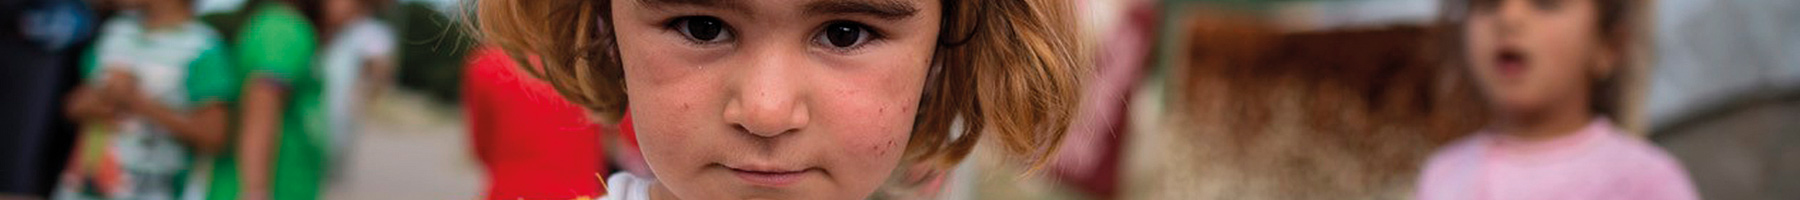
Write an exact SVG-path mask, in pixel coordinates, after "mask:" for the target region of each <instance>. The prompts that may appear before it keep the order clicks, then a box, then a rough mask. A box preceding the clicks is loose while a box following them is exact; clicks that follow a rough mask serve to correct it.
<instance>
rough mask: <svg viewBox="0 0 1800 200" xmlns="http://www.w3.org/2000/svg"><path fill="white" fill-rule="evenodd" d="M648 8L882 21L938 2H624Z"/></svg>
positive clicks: (784, 0)
mask: <svg viewBox="0 0 1800 200" xmlns="http://www.w3.org/2000/svg"><path fill="white" fill-rule="evenodd" d="M625 1H633V2H635V5H638V6H639V7H644V8H650V9H674V8H702V9H716V10H727V11H732V12H739V13H759V12H791V11H799V12H802V13H803V14H805V15H845V14H851V15H869V16H874V17H878V18H883V19H896V18H906V17H910V16H913V15H915V14H916V13H918V12H919V11H920V10H921V9H925V8H929V7H936V6H938V5H937V3H938V2H939V1H937V0H625Z"/></svg>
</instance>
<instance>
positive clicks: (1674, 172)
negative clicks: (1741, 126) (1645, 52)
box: [1418, 0, 1697, 199]
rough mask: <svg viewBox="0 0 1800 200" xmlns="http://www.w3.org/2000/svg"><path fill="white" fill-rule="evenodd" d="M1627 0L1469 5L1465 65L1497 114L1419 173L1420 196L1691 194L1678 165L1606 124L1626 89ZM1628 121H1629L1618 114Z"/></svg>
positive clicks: (1484, 0)
mask: <svg viewBox="0 0 1800 200" xmlns="http://www.w3.org/2000/svg"><path fill="white" fill-rule="evenodd" d="M1631 3H1633V2H1632V1H1629V0H1534V1H1526V0H1472V1H1471V2H1469V4H1468V5H1467V10H1466V11H1464V12H1460V13H1458V12H1449V13H1453V14H1452V15H1456V14H1461V15H1463V16H1462V19H1461V20H1462V24H1461V29H1462V30H1461V34H1462V35H1461V40H1462V42H1461V47H1462V48H1463V51H1462V60H1463V61H1466V62H1468V66H1469V67H1470V68H1469V71H1470V72H1471V74H1473V75H1474V76H1475V80H1477V81H1478V82H1479V84H1478V85H1479V86H1480V88H1481V93H1482V94H1483V95H1484V96H1485V97H1486V99H1487V103H1488V104H1489V108H1491V109H1492V110H1493V111H1494V113H1496V114H1497V115H1496V116H1495V117H1494V119H1495V121H1494V122H1492V124H1490V125H1489V126H1488V128H1487V129H1486V130H1484V131H1481V132H1478V133H1475V134H1474V135H1470V136H1467V137H1465V138H1463V139H1461V140H1459V141H1456V142H1453V143H1451V144H1450V145H1449V146H1446V147H1443V149H1441V150H1439V151H1438V152H1437V153H1436V154H1435V155H1433V156H1432V157H1431V158H1430V160H1429V161H1427V162H1428V163H1427V164H1426V166H1425V169H1424V172H1423V174H1422V175H1421V178H1420V179H1421V180H1420V181H1419V187H1418V198H1419V199H1695V198H1697V196H1696V194H1695V193H1694V189H1693V186H1692V185H1691V183H1690V182H1689V181H1688V178H1687V175H1686V172H1684V171H1683V170H1682V168H1681V165H1680V164H1679V163H1678V162H1676V160H1675V159H1674V158H1672V157H1670V156H1669V155H1668V153H1666V152H1663V151H1662V149H1660V148H1658V147H1656V145H1654V144H1651V143H1649V142H1647V141H1645V140H1643V139H1641V138H1638V137H1636V136H1633V135H1631V134H1629V133H1626V132H1625V131H1623V130H1620V129H1619V128H1618V127H1617V126H1615V125H1614V124H1613V121H1612V119H1625V118H1627V117H1628V116H1626V115H1622V114H1621V113H1623V112H1621V111H1622V110H1625V109H1623V108H1622V107H1624V106H1623V105H1625V104H1626V103H1623V102H1621V100H1624V99H1627V98H1626V96H1627V95H1624V94H1623V93H1621V92H1622V91H1624V90H1622V89H1623V87H1621V86H1623V85H1626V84H1628V83H1630V82H1629V81H1625V80H1628V78H1630V76H1628V74H1629V73H1625V72H1626V71H1628V70H1631V68H1629V66H1631V65H1629V64H1628V63H1629V61H1631V59H1629V57H1628V56H1629V55H1631V53H1630V52H1631V51H1630V50H1631V49H1632V46H1631V40H1630V38H1631V35H1629V34H1631V32H1632V29H1631V27H1632V26H1630V24H1631V19H1632V17H1631V16H1633V15H1632V12H1631V9H1632V7H1631V6H1632V5H1631ZM1626 120H1629V119H1626Z"/></svg>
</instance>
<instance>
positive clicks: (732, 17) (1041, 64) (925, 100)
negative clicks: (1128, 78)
mask: <svg viewBox="0 0 1800 200" xmlns="http://www.w3.org/2000/svg"><path fill="white" fill-rule="evenodd" d="M1066 4H1067V3H1066V2H1063V1H1059V0H942V1H940V0H772V1H734V0H610V1H532V0H481V1H479V5H478V6H479V8H478V11H477V15H478V16H477V18H478V20H479V24H480V25H479V27H478V29H479V30H480V31H481V32H482V34H485V36H486V37H487V39H488V40H490V42H494V43H497V44H500V45H502V46H504V47H506V48H507V49H508V50H509V51H512V52H519V53H531V54H534V55H538V56H540V60H539V61H541V62H542V63H543V65H544V69H543V70H542V72H541V74H540V75H541V77H543V78H545V79H546V80H548V81H549V82H551V83H552V84H553V85H554V86H555V87H556V88H557V89H558V90H559V91H560V92H561V93H562V95H563V96H564V97H565V98H567V99H569V100H570V101H571V102H574V103H576V104H579V105H582V106H584V107H586V108H588V109H589V110H591V111H594V112H596V113H597V114H598V115H599V117H600V118H603V119H607V120H616V119H617V118H619V117H620V116H621V115H623V114H624V113H622V111H623V110H627V108H629V110H630V112H631V116H632V117H633V119H632V120H633V123H635V124H632V125H633V126H634V128H635V130H636V131H638V133H637V139H638V142H639V144H640V145H641V148H642V150H643V154H644V159H645V160H646V161H647V162H648V163H649V166H650V169H651V171H652V173H653V174H654V175H655V176H656V179H655V180H649V179H644V178H637V177H634V176H630V175H627V174H615V175H613V176H612V177H610V178H607V179H608V180H607V181H606V183H607V185H606V187H607V194H605V195H607V196H606V197H605V198H609V199H749V198H767V199H861V198H865V197H868V196H870V195H871V193H872V192H873V191H875V189H876V188H877V187H879V186H880V184H881V183H883V182H884V181H885V180H886V179H888V176H889V174H892V172H894V170H895V169H896V168H897V166H900V165H902V163H903V161H906V162H907V163H915V162H916V163H922V164H930V165H936V166H948V165H950V164H953V163H956V162H958V161H959V160H960V159H961V158H962V157H963V156H964V155H966V154H967V153H968V152H969V151H970V150H971V148H972V147H973V146H974V145H975V144H976V143H977V142H976V141H977V140H978V139H982V138H991V139H997V140H989V142H997V143H994V144H998V145H1001V146H1000V147H1001V148H1000V149H1002V150H1004V152H1005V153H1007V154H1008V155H1011V157H1010V158H1016V159H1019V160H1023V161H1031V162H1032V163H1034V164H1041V163H1042V162H1043V161H1044V160H1043V159H1042V158H1044V157H1045V156H1046V155H1047V154H1048V153H1050V152H1052V151H1053V150H1054V147H1055V146H1057V143H1058V142H1059V138H1060V136H1061V135H1062V133H1063V132H1064V131H1065V130H1066V129H1067V128H1066V126H1067V124H1068V121H1069V118H1070V115H1071V113H1072V112H1073V111H1072V109H1073V108H1074V107H1075V105H1076V102H1075V101H1076V100H1075V99H1077V98H1078V95H1077V94H1076V92H1075V91H1076V89H1077V84H1078V83H1079V81H1077V77H1079V73H1083V72H1084V66H1085V65H1086V64H1087V63H1088V62H1087V60H1086V58H1085V57H1083V56H1078V55H1077V54H1076V53H1075V52H1081V51H1082V48H1081V46H1080V45H1078V44H1079V43H1078V42H1077V41H1076V38H1077V37H1076V35H1073V34H1074V33H1075V32H1076V30H1075V29H1074V28H1073V27H1072V26H1073V24H1075V23H1074V22H1073V20H1071V19H1070V17H1071V16H1069V14H1070V11H1069V8H1068V5H1066ZM514 57H515V58H525V57H524V56H514ZM953 123H955V124H960V125H959V127H960V128H962V129H953V128H952V124H953ZM1034 166H1036V165H1034Z"/></svg>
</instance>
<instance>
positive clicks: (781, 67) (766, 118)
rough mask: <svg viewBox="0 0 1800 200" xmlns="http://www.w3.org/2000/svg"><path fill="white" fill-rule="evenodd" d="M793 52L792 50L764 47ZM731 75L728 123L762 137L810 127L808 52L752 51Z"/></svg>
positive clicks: (726, 113)
mask: <svg viewBox="0 0 1800 200" xmlns="http://www.w3.org/2000/svg"><path fill="white" fill-rule="evenodd" d="M760 52H792V51H760ZM744 58H745V61H747V62H742V63H746V64H748V65H744V66H739V69H738V70H737V71H738V73H735V74H732V75H727V76H735V77H732V78H730V79H731V80H734V81H732V83H730V84H731V85H730V86H728V87H732V91H733V94H732V95H731V96H730V98H731V99H730V100H729V101H728V102H727V103H726V105H725V113H724V115H725V116H724V118H725V121H726V122H727V123H731V124H732V125H735V126H737V127H741V128H742V129H743V131H744V132H748V133H750V134H753V135H757V136H761V137H776V136H780V135H782V134H786V133H789V132H796V131H798V130H800V129H801V128H803V127H806V125H807V121H808V120H809V119H807V118H808V115H809V113H808V112H807V108H806V102H807V101H806V98H805V97H806V95H807V92H806V91H807V89H806V88H807V87H808V85H807V83H805V81H806V80H807V77H805V76H804V74H805V73H804V72H803V70H805V69H807V67H806V66H804V65H806V62H807V60H806V57H805V55H792V54H784V53H751V54H749V55H748V56H746V57H744Z"/></svg>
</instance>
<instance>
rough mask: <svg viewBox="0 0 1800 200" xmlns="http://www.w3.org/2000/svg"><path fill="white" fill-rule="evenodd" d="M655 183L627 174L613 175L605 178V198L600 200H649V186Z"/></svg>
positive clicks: (602, 197)
mask: <svg viewBox="0 0 1800 200" xmlns="http://www.w3.org/2000/svg"><path fill="white" fill-rule="evenodd" d="M655 183H656V180H650V179H645V178H638V177H637V176H633V175H631V173H627V172H619V173H614V174H613V175H612V176H609V177H607V178H606V196H601V197H600V200H650V185H651V184H655Z"/></svg>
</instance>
